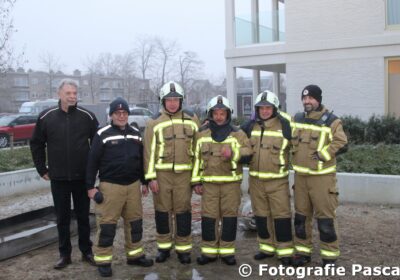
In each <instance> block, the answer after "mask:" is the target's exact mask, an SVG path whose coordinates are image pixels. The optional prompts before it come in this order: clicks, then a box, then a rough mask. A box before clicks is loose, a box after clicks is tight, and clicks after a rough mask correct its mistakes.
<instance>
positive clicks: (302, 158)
mask: <svg viewBox="0 0 400 280" xmlns="http://www.w3.org/2000/svg"><path fill="white" fill-rule="evenodd" d="M320 108H321V109H320V110H318V111H312V112H310V113H308V114H306V113H298V114H296V116H295V117H294V129H293V132H292V145H293V149H292V154H293V157H292V166H293V169H294V170H295V171H296V172H298V173H299V174H310V175H321V174H329V173H335V172H336V155H337V154H339V153H341V152H344V151H345V150H346V149H347V137H346V134H345V133H344V131H343V126H342V123H341V121H340V119H338V117H336V116H335V115H334V114H333V113H332V112H329V111H328V110H327V109H326V108H325V107H324V106H323V105H321V107H320Z"/></svg>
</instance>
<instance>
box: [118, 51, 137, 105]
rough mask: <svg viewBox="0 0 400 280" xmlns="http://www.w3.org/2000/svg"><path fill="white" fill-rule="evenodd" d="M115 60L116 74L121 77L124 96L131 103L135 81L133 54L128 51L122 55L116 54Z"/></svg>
mask: <svg viewBox="0 0 400 280" xmlns="http://www.w3.org/2000/svg"><path fill="white" fill-rule="evenodd" d="M115 62H116V64H117V67H118V70H117V74H118V75H119V76H120V77H122V78H123V81H124V89H125V92H124V95H125V98H126V99H127V101H128V103H131V102H132V95H133V93H134V88H135V82H136V76H135V57H134V54H133V53H132V52H128V53H126V54H123V55H116V56H115Z"/></svg>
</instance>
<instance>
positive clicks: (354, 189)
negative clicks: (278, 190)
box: [242, 168, 400, 205]
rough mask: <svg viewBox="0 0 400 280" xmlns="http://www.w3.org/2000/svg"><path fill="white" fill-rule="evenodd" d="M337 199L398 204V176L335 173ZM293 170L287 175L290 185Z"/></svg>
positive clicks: (399, 198) (245, 174)
mask: <svg viewBox="0 0 400 280" xmlns="http://www.w3.org/2000/svg"><path fill="white" fill-rule="evenodd" d="M243 175H244V176H243V182H242V191H243V193H247V189H248V169H247V168H245V170H244V174H243ZM337 181H338V182H337V186H338V188H339V201H341V202H357V203H375V204H399V205H400V176H397V175H375V174H360V173H337ZM293 183H294V172H293V171H291V172H290V175H289V185H290V187H291V186H292V185H293ZM290 189H291V188H290Z"/></svg>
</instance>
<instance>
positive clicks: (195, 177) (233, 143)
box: [191, 135, 243, 183]
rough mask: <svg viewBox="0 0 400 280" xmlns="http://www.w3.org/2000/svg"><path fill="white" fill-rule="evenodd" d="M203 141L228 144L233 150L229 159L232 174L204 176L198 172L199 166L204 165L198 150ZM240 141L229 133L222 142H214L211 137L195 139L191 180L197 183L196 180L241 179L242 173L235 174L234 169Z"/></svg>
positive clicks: (227, 180)
mask: <svg viewBox="0 0 400 280" xmlns="http://www.w3.org/2000/svg"><path fill="white" fill-rule="evenodd" d="M205 143H213V144H215V143H218V144H230V146H231V148H232V152H233V158H232V160H231V167H232V168H231V169H232V172H231V174H232V176H204V175H203V172H200V166H203V165H204V161H203V159H201V158H200V150H201V146H202V144H205ZM240 147H241V145H240V143H239V142H238V140H237V139H236V138H235V137H233V136H231V135H229V136H228V137H227V138H226V139H225V140H224V141H222V142H216V141H214V140H213V139H212V137H209V136H207V137H201V138H199V139H198V140H197V145H196V148H195V161H194V166H193V171H192V179H191V182H193V183H197V182H235V181H240V180H242V177H243V176H242V175H241V174H236V169H237V162H238V160H239V158H240Z"/></svg>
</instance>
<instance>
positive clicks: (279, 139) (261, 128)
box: [242, 113, 291, 180]
mask: <svg viewBox="0 0 400 280" xmlns="http://www.w3.org/2000/svg"><path fill="white" fill-rule="evenodd" d="M278 114H279V116H278V115H276V116H275V117H272V118H270V119H268V120H266V121H262V120H258V121H255V120H250V121H248V122H247V123H245V124H244V125H243V126H242V129H243V131H245V132H246V134H247V136H248V137H249V138H250V143H251V147H252V150H253V157H252V159H251V161H250V163H249V175H250V176H253V177H256V178H257V179H261V180H263V179H276V178H284V177H286V176H288V174H289V171H288V165H289V164H288V159H289V149H290V145H289V144H290V137H291V127H290V116H289V115H287V114H284V113H282V114H280V113H278Z"/></svg>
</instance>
